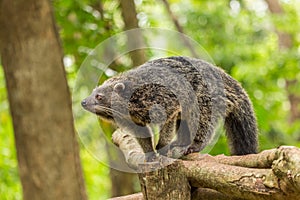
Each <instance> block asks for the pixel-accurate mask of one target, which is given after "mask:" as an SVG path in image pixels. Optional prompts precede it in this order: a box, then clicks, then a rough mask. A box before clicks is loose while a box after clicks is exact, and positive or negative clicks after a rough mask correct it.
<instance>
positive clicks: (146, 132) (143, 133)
mask: <svg viewBox="0 0 300 200" xmlns="http://www.w3.org/2000/svg"><path fill="white" fill-rule="evenodd" d="M132 134H133V135H134V137H135V138H136V139H137V141H138V143H139V144H140V146H141V147H142V149H143V152H144V153H145V156H146V161H153V160H154V159H155V157H156V153H155V150H154V148H153V142H152V141H153V140H152V139H153V133H152V131H151V129H150V128H149V127H147V126H138V125H136V126H135V127H134V128H133V129H132Z"/></svg>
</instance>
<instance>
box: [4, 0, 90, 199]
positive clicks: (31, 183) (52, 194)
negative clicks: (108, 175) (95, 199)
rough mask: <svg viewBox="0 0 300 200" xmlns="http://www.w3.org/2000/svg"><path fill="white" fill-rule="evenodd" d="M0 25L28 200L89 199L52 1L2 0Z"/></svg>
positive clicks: (16, 136) (20, 162) (21, 172)
mask: <svg viewBox="0 0 300 200" xmlns="http://www.w3.org/2000/svg"><path fill="white" fill-rule="evenodd" d="M0 27H1V31H0V48H1V49H0V52H1V59H2V64H3V67H4V72H5V79H6V85H7V91H8V97H9V103H10V111H11V114H12V118H13V127H14V134H15V143H16V148H17V157H18V164H19V174H20V178H21V183H22V187H23V199H25V200H27V199H28V200H29V199H30V200H34V199H44V200H47V199H70V200H75V199H81V200H82V199H86V193H85V187H84V181H83V176H82V171H81V165H80V159H79V148H78V143H77V140H76V137H75V131H74V126H73V117H72V108H71V97H70V93H69V89H68V86H67V81H66V74H65V71H64V66H63V62H62V58H63V54H62V50H61V46H60V43H59V37H58V35H57V31H56V28H55V22H54V20H53V14H52V10H51V6H50V2H49V1H47V0H39V1H33V0H16V1H10V0H1V1H0Z"/></svg>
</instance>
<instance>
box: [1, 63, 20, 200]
mask: <svg viewBox="0 0 300 200" xmlns="http://www.w3.org/2000/svg"><path fill="white" fill-rule="evenodd" d="M13 136H14V135H13V128H12V121H11V117H10V114H9V112H8V101H7V98H6V89H5V82H4V74H3V70H2V66H1V65H0V158H1V159H0V199H3V200H12V199H21V195H22V194H21V192H22V191H21V184H20V179H19V175H18V166H17V158H16V149H15V144H14V137H13Z"/></svg>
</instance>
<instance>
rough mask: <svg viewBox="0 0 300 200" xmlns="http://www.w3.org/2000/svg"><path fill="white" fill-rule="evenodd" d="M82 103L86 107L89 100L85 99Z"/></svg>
mask: <svg viewBox="0 0 300 200" xmlns="http://www.w3.org/2000/svg"><path fill="white" fill-rule="evenodd" d="M81 105H82V107H86V106H87V102H86V100H85V99H84V100H83V101H82V102H81Z"/></svg>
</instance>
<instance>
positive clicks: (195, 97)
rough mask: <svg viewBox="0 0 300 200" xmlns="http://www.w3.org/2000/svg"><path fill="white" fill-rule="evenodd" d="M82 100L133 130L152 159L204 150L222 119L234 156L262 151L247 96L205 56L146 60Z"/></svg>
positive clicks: (126, 128) (113, 120) (83, 102)
mask: <svg viewBox="0 0 300 200" xmlns="http://www.w3.org/2000/svg"><path fill="white" fill-rule="evenodd" d="M81 104H82V106H83V108H84V109H86V110H88V111H90V112H92V113H94V114H96V115H98V116H99V117H101V118H102V119H105V120H109V121H111V122H112V123H114V124H115V125H116V126H117V127H118V128H120V129H123V130H125V131H127V132H128V133H130V134H132V135H133V136H134V137H135V138H136V139H137V140H138V143H139V144H140V146H141V147H142V148H143V151H144V153H146V155H148V156H147V158H148V160H151V159H153V156H154V155H157V153H159V154H160V155H164V156H168V157H172V158H178V157H181V156H183V155H187V154H189V153H193V152H199V151H201V150H202V149H204V147H205V146H206V145H208V144H209V143H210V141H211V140H212V138H213V136H214V133H215V130H216V127H217V126H218V124H219V123H220V122H222V123H224V128H225V130H226V136H227V138H228V141H229V146H230V149H231V154H232V155H244V154H251V153H257V148H258V140H257V136H258V130H257V124H256V118H255V114H254V112H253V107H252V104H251V101H250V100H249V97H248V95H247V94H246V92H245V91H244V89H243V88H242V87H241V85H240V84H239V83H238V82H237V81H236V80H234V79H233V78H232V77H231V76H229V75H228V74H226V73H225V72H224V71H223V70H222V69H220V68H218V67H215V66H213V65H212V64H209V63H207V62H205V61H203V60H200V59H195V58H188V57H168V58H161V59H157V60H152V61H149V62H146V63H145V64H143V65H141V66H139V67H137V68H135V69H132V70H129V71H127V72H125V73H123V74H120V75H117V76H115V77H112V78H110V79H108V80H106V81H105V82H104V83H103V84H102V85H100V86H98V87H96V88H95V89H94V90H93V92H92V94H91V95H90V96H89V97H87V98H86V99H84V100H83V101H82V102H81ZM154 126H155V127H158V129H159V139H158V141H157V142H154V137H153V135H154V134H153V128H152V127H154Z"/></svg>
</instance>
